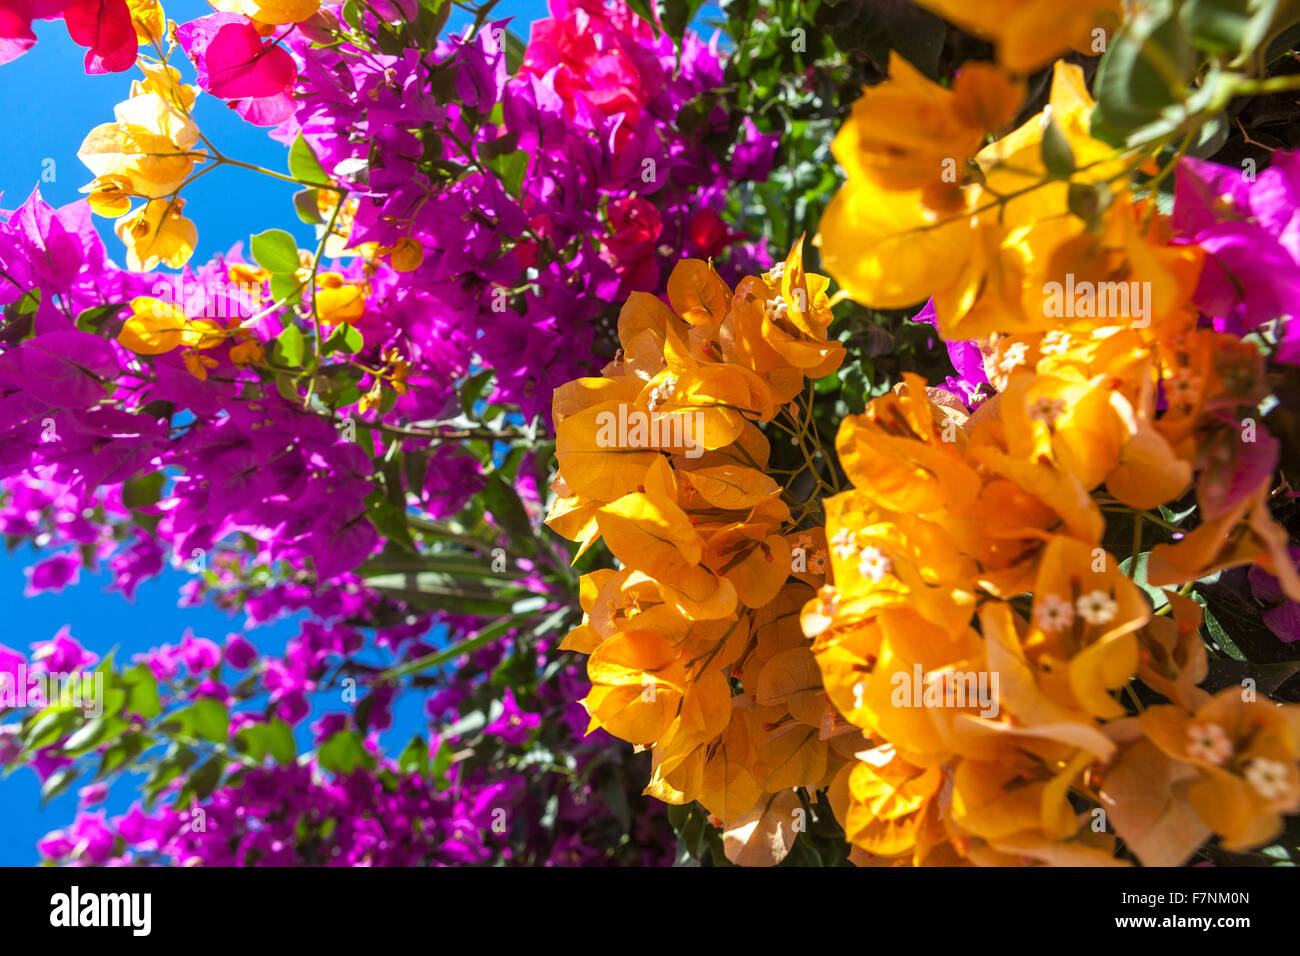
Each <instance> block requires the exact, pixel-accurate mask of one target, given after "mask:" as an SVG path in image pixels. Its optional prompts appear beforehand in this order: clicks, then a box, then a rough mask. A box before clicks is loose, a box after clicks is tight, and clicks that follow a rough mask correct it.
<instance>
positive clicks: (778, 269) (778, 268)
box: [767, 262, 785, 282]
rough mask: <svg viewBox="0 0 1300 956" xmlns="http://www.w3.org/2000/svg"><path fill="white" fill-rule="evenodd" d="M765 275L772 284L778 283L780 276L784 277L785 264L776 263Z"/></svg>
mask: <svg viewBox="0 0 1300 956" xmlns="http://www.w3.org/2000/svg"><path fill="white" fill-rule="evenodd" d="M767 274H768V275H769V276H771V278H772V281H773V282H780V281H781V276H783V275H785V263H784V262H778V263H777V264H776V265H774V266H772V268H770V269H768V270H767Z"/></svg>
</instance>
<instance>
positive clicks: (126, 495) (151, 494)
mask: <svg viewBox="0 0 1300 956" xmlns="http://www.w3.org/2000/svg"><path fill="white" fill-rule="evenodd" d="M166 481H167V476H166V475H164V474H163V473H162V472H161V471H154V472H150V473H149V474H147V475H140V476H139V477H136V478H132V479H131V480H130V481H128V482H126V483H125V484H123V485H122V504H124V505H126V506H127V507H128V508H147V507H149V505H153V504H157V503H158V501H159V500H160V499H161V498H162V490H163V485H164V484H165V483H166Z"/></svg>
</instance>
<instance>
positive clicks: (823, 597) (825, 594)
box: [817, 584, 840, 617]
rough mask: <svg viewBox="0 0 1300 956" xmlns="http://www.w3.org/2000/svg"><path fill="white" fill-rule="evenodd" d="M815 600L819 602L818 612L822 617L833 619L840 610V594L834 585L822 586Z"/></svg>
mask: <svg viewBox="0 0 1300 956" xmlns="http://www.w3.org/2000/svg"><path fill="white" fill-rule="evenodd" d="M817 598H818V600H819V601H820V604H819V606H818V610H819V611H820V612H821V614H822V617H834V616H835V615H836V613H838V612H839V609H840V592H839V589H837V588H836V587H835V586H834V585H831V584H825V585H822V589H821V590H820V591H818V592H817Z"/></svg>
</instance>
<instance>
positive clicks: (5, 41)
mask: <svg viewBox="0 0 1300 956" xmlns="http://www.w3.org/2000/svg"><path fill="white" fill-rule="evenodd" d="M22 7H23V5H22V4H21V3H17V4H13V5H10V4H7V3H6V4H5V5H4V6H0V63H8V62H9V61H10V60H16V59H18V58H19V57H20V56H22V55H23V54H24V53H26V52H27V51H28V50H30V49H31V48H32V46H33V45H34V44H35V43H36V34H35V33H33V32H32V19H31V17H29V16H25V15H24V13H23V9H22Z"/></svg>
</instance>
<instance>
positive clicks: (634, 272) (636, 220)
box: [601, 196, 664, 292]
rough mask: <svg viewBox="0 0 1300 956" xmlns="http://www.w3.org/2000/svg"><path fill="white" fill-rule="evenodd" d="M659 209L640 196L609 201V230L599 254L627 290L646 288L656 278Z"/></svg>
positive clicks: (655, 280) (647, 288)
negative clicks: (622, 281)
mask: <svg viewBox="0 0 1300 956" xmlns="http://www.w3.org/2000/svg"><path fill="white" fill-rule="evenodd" d="M663 228H664V222H663V217H661V216H660V215H659V210H658V209H656V208H655V207H654V205H653V204H652V203H651V202H649V201H648V200H646V199H642V198H641V197H640V196H630V197H627V198H625V199H616V200H614V201H613V202H611V203H610V204H609V229H610V232H611V233H612V235H610V236H608V237H606V239H605V245H604V251H603V252H602V254H601V258H603V259H604V260H605V261H606V262H608V263H609V264H610V265H611V266H612V267H613V268H614V269H615V270H616V271H617V272H618V274H619V275H620V276H622V277H623V280H624V281H625V282H626V283H627V286H628V288H629V289H632V290H636V291H643V292H644V291H648V290H650V289H651V288H653V287H654V285H655V283H656V282H657V281H658V279H659V264H658V262H657V261H656V259H655V244H656V243H657V242H658V241H659V236H660V234H661V233H662V232H663Z"/></svg>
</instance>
